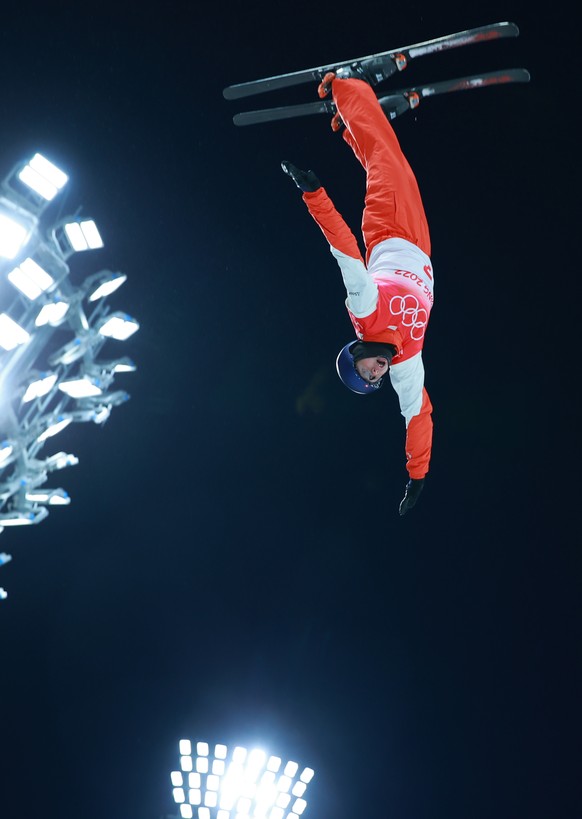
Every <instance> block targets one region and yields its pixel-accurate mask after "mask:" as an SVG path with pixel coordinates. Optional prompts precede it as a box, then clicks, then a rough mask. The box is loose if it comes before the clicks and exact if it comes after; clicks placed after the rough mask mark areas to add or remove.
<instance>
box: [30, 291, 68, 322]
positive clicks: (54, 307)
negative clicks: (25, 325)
mask: <svg viewBox="0 0 582 819" xmlns="http://www.w3.org/2000/svg"><path fill="white" fill-rule="evenodd" d="M68 310H69V305H68V304H67V302H66V301H63V300H62V299H60V298H55V299H53V301H50V302H48V303H47V304H45V305H44V306H43V307H41V309H40V311H39V314H38V316H37V317H36V319H35V320H34V323H35V325H36V326H37V327H43V326H44V325H45V324H50V325H52V326H53V327H56V326H57V325H58V324H60V323H61V321H62V320H63V319H64V317H65V316H66V315H67V312H68Z"/></svg>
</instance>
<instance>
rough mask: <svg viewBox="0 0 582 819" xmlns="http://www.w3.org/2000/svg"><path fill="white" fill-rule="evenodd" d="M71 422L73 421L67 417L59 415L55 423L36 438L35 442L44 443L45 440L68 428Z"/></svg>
mask: <svg viewBox="0 0 582 819" xmlns="http://www.w3.org/2000/svg"><path fill="white" fill-rule="evenodd" d="M72 420H73V419H72V418H71V417H69V416H64V415H59V416H58V418H57V420H56V421H55V423H54V424H51V425H50V426H49V427H47V428H46V429H45V431H44V432H43V433H42V434H41V435H39V436H38V438H37V439H36V440H37V442H38V443H41V442H42V441H46V439H47V438H52V436H53V435H57V434H58V433H59V432H61V430H63V429H64V428H65V427H68V426H69V424H70V423H71V421H72Z"/></svg>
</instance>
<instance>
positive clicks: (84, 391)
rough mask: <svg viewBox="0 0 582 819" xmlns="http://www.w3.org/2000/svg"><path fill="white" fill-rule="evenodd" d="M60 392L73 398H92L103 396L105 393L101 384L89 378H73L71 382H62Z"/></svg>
mask: <svg viewBox="0 0 582 819" xmlns="http://www.w3.org/2000/svg"><path fill="white" fill-rule="evenodd" d="M59 390H61V391H62V392H64V393H66V394H67V395H70V396H71V398H90V397H92V396H94V395H101V394H102V392H103V390H102V389H101V387H100V386H99V382H98V381H97V380H96V379H93V378H88V377H87V376H83V378H73V379H71V380H70V381H61V383H60V384H59Z"/></svg>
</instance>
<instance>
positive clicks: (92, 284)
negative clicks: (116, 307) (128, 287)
mask: <svg viewBox="0 0 582 819" xmlns="http://www.w3.org/2000/svg"><path fill="white" fill-rule="evenodd" d="M125 281H127V276H126V275H125V273H112V272H111V270H103V271H102V272H101V273H98V274H97V275H96V276H91V277H90V279H87V281H86V282H85V285H84V287H85V288H86V289H87V291H88V293H89V295H88V299H89V301H97V299H102V298H104V297H105V296H110V295H111V293H114V292H115V291H116V290H117V288H118V287H121V285H122V284H123V283H124V282H125Z"/></svg>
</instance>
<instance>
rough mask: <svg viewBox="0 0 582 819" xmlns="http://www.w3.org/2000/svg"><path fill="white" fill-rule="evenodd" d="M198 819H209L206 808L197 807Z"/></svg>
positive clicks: (208, 812)
mask: <svg viewBox="0 0 582 819" xmlns="http://www.w3.org/2000/svg"><path fill="white" fill-rule="evenodd" d="M198 819H210V811H209V810H208V808H198Z"/></svg>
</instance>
